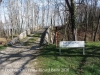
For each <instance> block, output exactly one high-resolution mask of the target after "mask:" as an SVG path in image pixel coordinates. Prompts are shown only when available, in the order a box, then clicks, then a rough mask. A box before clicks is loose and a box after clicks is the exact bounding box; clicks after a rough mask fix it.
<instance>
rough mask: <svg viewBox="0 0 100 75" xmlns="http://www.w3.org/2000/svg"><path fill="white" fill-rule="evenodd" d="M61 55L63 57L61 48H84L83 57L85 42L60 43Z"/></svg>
mask: <svg viewBox="0 0 100 75" xmlns="http://www.w3.org/2000/svg"><path fill="white" fill-rule="evenodd" d="M59 47H60V48H59V54H60V55H61V48H83V55H85V48H84V47H85V44H84V41H60V43H59Z"/></svg>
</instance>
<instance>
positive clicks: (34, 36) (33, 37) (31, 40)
mask: <svg viewBox="0 0 100 75" xmlns="http://www.w3.org/2000/svg"><path fill="white" fill-rule="evenodd" d="M40 35H41V34H40V33H36V34H34V35H28V37H32V38H31V39H29V40H28V41H27V42H24V45H25V46H28V45H31V44H33V43H34V42H35V41H36V40H37V39H38V37H40Z"/></svg>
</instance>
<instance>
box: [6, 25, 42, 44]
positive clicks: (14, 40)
mask: <svg viewBox="0 0 100 75" xmlns="http://www.w3.org/2000/svg"><path fill="white" fill-rule="evenodd" d="M40 28H41V26H35V27H34V31H37V30H39V29H40ZM31 33H32V31H31V29H27V30H26V31H24V32H22V33H21V34H19V35H18V37H16V38H14V39H12V40H11V41H10V42H8V45H13V44H15V43H16V42H19V41H20V40H22V39H24V38H25V37H27V35H30V34H31Z"/></svg>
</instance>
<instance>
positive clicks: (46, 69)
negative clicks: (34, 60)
mask: <svg viewBox="0 0 100 75" xmlns="http://www.w3.org/2000/svg"><path fill="white" fill-rule="evenodd" d="M85 53H86V55H82V49H81V48H80V49H79V48H77V49H76V48H74V49H72V48H70V49H69V48H68V49H63V50H62V55H59V49H56V48H55V45H49V46H48V47H47V48H46V47H44V48H43V49H42V50H41V55H40V56H39V57H38V66H37V69H39V68H40V69H42V71H43V72H42V73H41V74H42V75H100V42H88V43H86V47H85ZM41 74H40V75H41Z"/></svg>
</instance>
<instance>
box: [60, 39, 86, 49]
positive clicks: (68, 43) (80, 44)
mask: <svg viewBox="0 0 100 75" xmlns="http://www.w3.org/2000/svg"><path fill="white" fill-rule="evenodd" d="M59 47H62V48H72V47H73V48H75V47H84V41H61V42H60V44H59Z"/></svg>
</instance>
